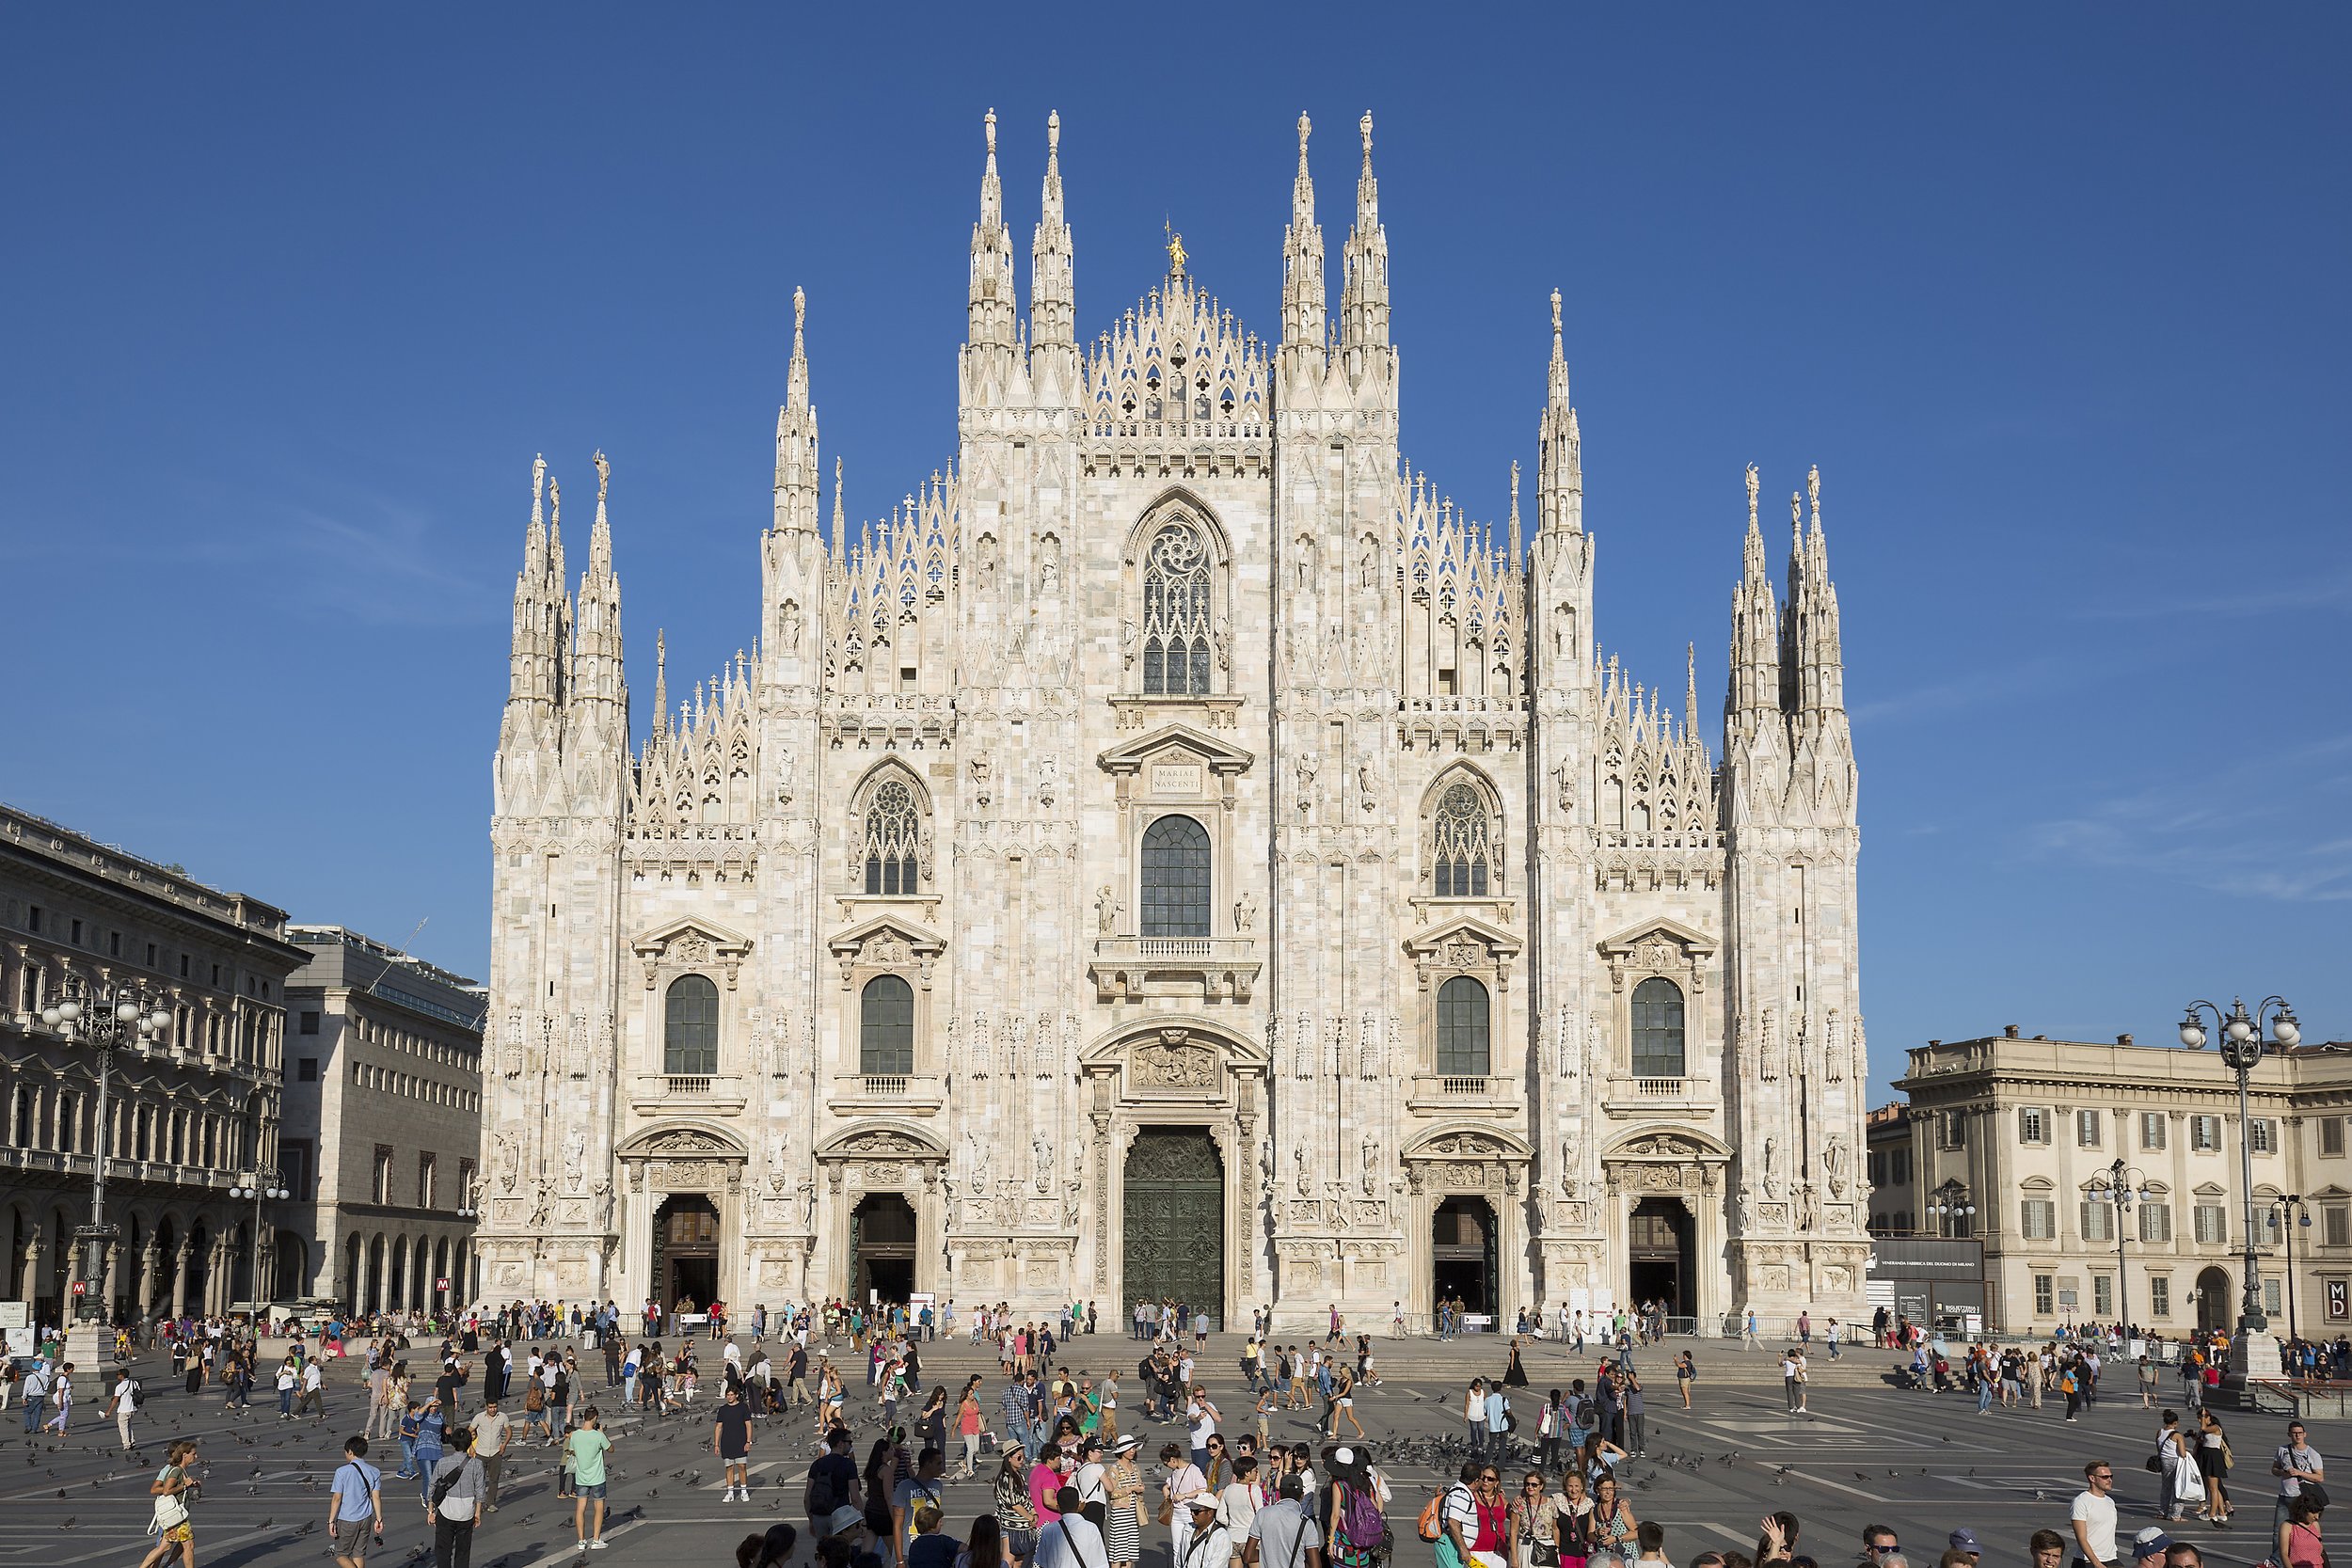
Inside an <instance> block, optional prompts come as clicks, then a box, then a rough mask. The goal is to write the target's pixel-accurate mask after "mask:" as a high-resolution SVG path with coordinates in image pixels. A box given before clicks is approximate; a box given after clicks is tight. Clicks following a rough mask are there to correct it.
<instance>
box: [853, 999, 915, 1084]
mask: <svg viewBox="0 0 2352 1568" xmlns="http://www.w3.org/2000/svg"><path fill="white" fill-rule="evenodd" d="M857 1069H858V1071H859V1072H860V1073H862V1074H864V1075H865V1076H866V1077H868V1078H873V1077H888V1076H896V1077H900V1078H903V1077H905V1076H906V1075H907V1074H908V1073H910V1072H913V1071H914V987H912V986H910V985H908V984H907V983H906V982H905V981H904V980H901V979H900V978H898V976H897V975H896V974H877V975H875V976H874V977H873V978H872V979H870V980H868V981H866V989H865V990H863V991H860V992H859V993H858V1018H857Z"/></svg>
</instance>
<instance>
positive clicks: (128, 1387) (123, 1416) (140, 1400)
mask: <svg viewBox="0 0 2352 1568" xmlns="http://www.w3.org/2000/svg"><path fill="white" fill-rule="evenodd" d="M146 1402H147V1394H146V1392H145V1391H144V1390H142V1389H141V1388H140V1387H139V1384H138V1379H136V1378H135V1377H133V1376H132V1375H131V1369H130V1368H128V1367H118V1368H117V1369H115V1386H114V1392H113V1393H112V1394H111V1395H109V1396H108V1397H107V1400H106V1414H107V1415H109V1416H112V1417H113V1418H115V1434H116V1435H117V1436H119V1437H120V1438H121V1439H122V1451H123V1452H124V1453H126V1454H129V1455H130V1456H131V1457H132V1458H134V1459H135V1458H137V1457H138V1449H139V1445H138V1440H137V1439H136V1438H135V1437H134V1436H132V1434H131V1418H132V1417H133V1416H135V1415H136V1414H137V1413H138V1409H139V1407H140V1406H141V1405H143V1404H145V1403H146Z"/></svg>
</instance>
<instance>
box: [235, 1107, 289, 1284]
mask: <svg viewBox="0 0 2352 1568" xmlns="http://www.w3.org/2000/svg"><path fill="white" fill-rule="evenodd" d="M254 1152H255V1154H257V1155H258V1154H259V1153H260V1152H261V1150H259V1149H256V1150H254ZM284 1180H285V1177H284V1176H283V1175H282V1174H280V1173H279V1171H278V1168H277V1167H276V1166H275V1165H263V1166H262V1168H261V1169H259V1170H257V1171H255V1172H254V1173H253V1174H252V1175H251V1176H249V1177H241V1178H239V1179H238V1184H237V1185H236V1186H234V1187H231V1188H230V1189H229V1196H230V1197H240V1198H243V1197H249V1198H251V1199H252V1200H253V1272H252V1275H251V1276H250V1277H249V1278H247V1279H246V1291H247V1292H248V1293H249V1294H250V1295H251V1297H252V1300H253V1315H254V1317H255V1318H256V1319H259V1318H261V1317H262V1315H263V1313H264V1310H265V1309H266V1308H267V1307H268V1306H269V1298H270V1297H272V1296H274V1295H276V1294H277V1293H278V1268H277V1262H278V1234H277V1232H276V1231H272V1232H271V1233H270V1241H269V1247H268V1249H267V1250H266V1251H264V1250H263V1248H262V1199H263V1198H268V1199H269V1200H270V1201H271V1202H273V1203H275V1202H278V1200H279V1199H281V1198H288V1197H292V1196H294V1195H293V1194H292V1193H289V1192H288V1191H287V1190H286V1189H285V1188H284V1187H282V1186H280V1185H279V1183H280V1182H282V1181H284Z"/></svg>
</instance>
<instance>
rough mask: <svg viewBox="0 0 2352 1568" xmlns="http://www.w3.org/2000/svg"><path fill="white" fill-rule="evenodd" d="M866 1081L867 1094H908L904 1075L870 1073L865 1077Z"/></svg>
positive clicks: (896, 1073) (897, 1073)
mask: <svg viewBox="0 0 2352 1568" xmlns="http://www.w3.org/2000/svg"><path fill="white" fill-rule="evenodd" d="M864 1079H865V1085H866V1093H867V1094H886V1095H903V1094H905V1093H906V1092H907V1080H906V1075H905V1074H904V1073H899V1072H869V1073H866V1074H865V1075H864Z"/></svg>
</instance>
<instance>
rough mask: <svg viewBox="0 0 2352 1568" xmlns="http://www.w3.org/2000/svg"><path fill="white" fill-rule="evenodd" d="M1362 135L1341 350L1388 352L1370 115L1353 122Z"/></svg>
mask: <svg viewBox="0 0 2352 1568" xmlns="http://www.w3.org/2000/svg"><path fill="white" fill-rule="evenodd" d="M1357 128H1358V129H1359V131H1361V132H1362V133H1363V138H1364V166H1363V172H1362V173H1360V174H1359V175H1358V176H1357V177H1356V226H1355V227H1354V228H1353V229H1350V230H1348V231H1347V267H1346V278H1345V281H1344V282H1343V285H1342V290H1341V294H1340V346H1341V347H1343V348H1354V349H1368V348H1386V347H1387V346H1388V342H1389V236H1388V231H1387V230H1384V229H1382V228H1381V227H1380V182H1379V181H1377V180H1375V179H1374V178H1373V174H1372V111H1371V110H1369V109H1367V110H1365V111H1364V118H1363V119H1360V120H1359V121H1358V122H1357Z"/></svg>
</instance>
